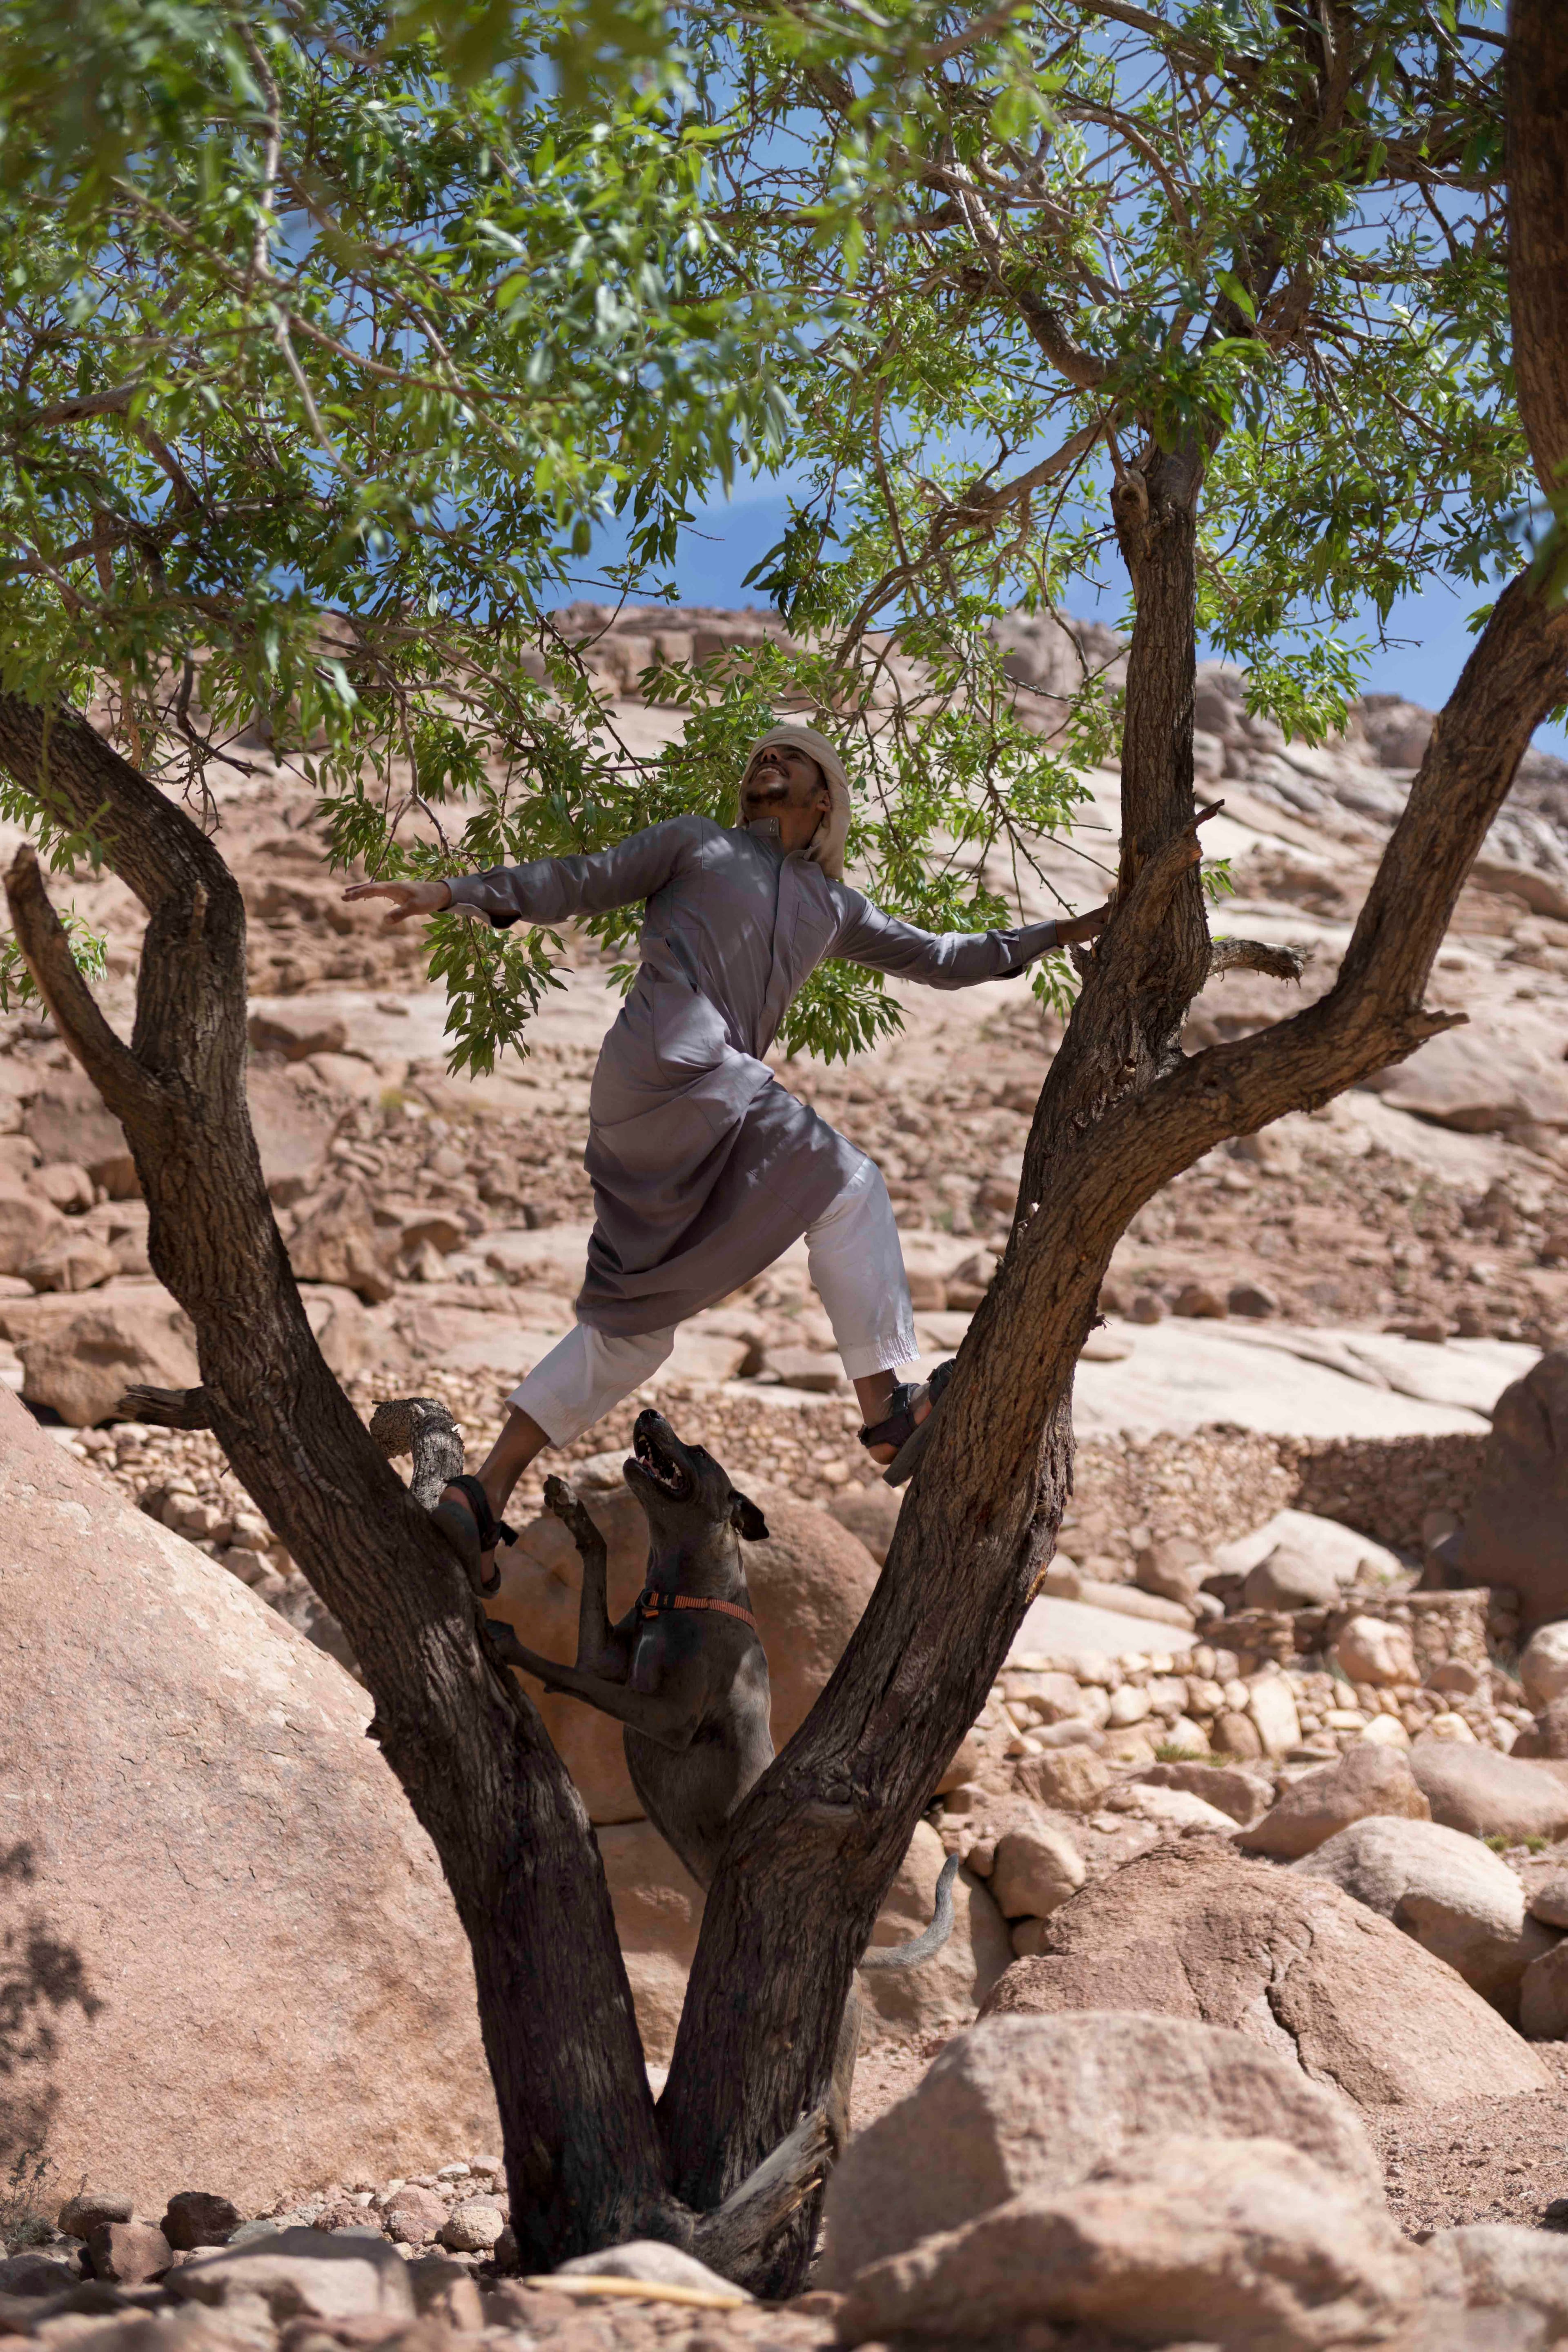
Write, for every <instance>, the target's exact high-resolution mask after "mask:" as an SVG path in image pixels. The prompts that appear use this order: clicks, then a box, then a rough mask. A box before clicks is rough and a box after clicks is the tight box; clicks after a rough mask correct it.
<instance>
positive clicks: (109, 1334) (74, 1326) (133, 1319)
mask: <svg viewBox="0 0 1568 2352" xmlns="http://www.w3.org/2000/svg"><path fill="white" fill-rule="evenodd" d="M18 1353H19V1354H20V1356H21V1359H22V1370H23V1381H22V1394H23V1396H24V1397H25V1398H26V1401H27V1402H28V1403H29V1404H41V1405H48V1406H49V1407H50V1408H51V1409H52V1410H53V1411H54V1412H58V1414H59V1417H60V1419H61V1420H62V1421H68V1422H70V1423H72V1424H73V1425H74V1426H75V1427H77V1428H79V1429H83V1428H88V1429H89V1428H94V1427H96V1426H97V1424H98V1423H100V1422H103V1421H108V1420H110V1418H111V1417H112V1416H113V1414H114V1412H116V1410H117V1409H118V1407H119V1404H120V1400H121V1397H122V1396H123V1395H124V1394H125V1391H126V1390H127V1389H128V1388H131V1387H132V1386H145V1387H149V1388H160V1389H186V1388H194V1387H195V1384H196V1382H197V1381H199V1380H200V1378H201V1373H200V1371H199V1370H198V1368H197V1364H196V1351H195V1334H194V1333H193V1331H192V1329H191V1326H190V1323H189V1321H188V1320H187V1318H186V1317H185V1316H184V1314H183V1313H182V1312H181V1310H180V1308H179V1307H177V1306H176V1305H175V1304H174V1300H173V1299H172V1298H171V1297H169V1295H168V1293H167V1291H165V1290H162V1289H158V1288H156V1287H154V1286H152V1285H149V1286H148V1287H147V1289H146V1291H145V1292H144V1293H142V1294H141V1295H138V1296H134V1297H131V1296H127V1297H115V1298H112V1299H110V1298H105V1299H104V1300H103V1301H102V1303H101V1304H100V1305H97V1306H93V1307H87V1308H84V1310H83V1311H82V1313H81V1314H79V1315H76V1316H72V1317H71V1318H70V1319H69V1320H68V1321H61V1322H57V1323H56V1324H55V1325H54V1326H53V1327H52V1328H47V1329H45V1330H42V1331H39V1332H38V1333H37V1334H36V1335H35V1336H34V1337H33V1338H30V1339H23V1340H22V1342H21V1344H20V1347H19V1349H18Z"/></svg>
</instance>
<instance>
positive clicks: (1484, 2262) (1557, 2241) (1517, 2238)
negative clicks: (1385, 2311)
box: [1431, 2221, 1568, 2338]
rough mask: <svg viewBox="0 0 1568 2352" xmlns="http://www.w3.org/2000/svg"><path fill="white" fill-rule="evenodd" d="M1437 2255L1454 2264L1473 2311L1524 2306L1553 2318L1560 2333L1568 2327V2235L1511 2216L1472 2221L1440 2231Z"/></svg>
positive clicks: (1436, 2239)
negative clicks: (1533, 2227) (1516, 2221)
mask: <svg viewBox="0 0 1568 2352" xmlns="http://www.w3.org/2000/svg"><path fill="white" fill-rule="evenodd" d="M1431 2250H1432V2252H1433V2253H1434V2254H1436V2255H1438V2256H1440V2257H1445V2258H1446V2259H1447V2261H1449V2262H1451V2263H1454V2264H1455V2265H1456V2267H1457V2269H1458V2275H1459V2278H1460V2280H1461V2282H1462V2284H1463V2292H1464V2297H1465V2301H1466V2303H1467V2304H1468V2305H1469V2307H1470V2309H1471V2310H1473V2311H1474V2310H1480V2311H1484V2310H1489V2309H1493V2308H1495V2307H1497V2306H1498V2305H1503V2306H1510V2305H1511V2306H1514V2307H1517V2306H1518V2305H1524V2306H1525V2307H1526V2308H1527V2309H1529V2310H1531V2311H1536V2312H1539V2313H1540V2314H1541V2315H1542V2318H1543V2319H1545V2320H1547V2321H1549V2322H1550V2323H1551V2327H1552V2336H1553V2337H1554V2338H1555V2337H1556V2336H1558V2335H1559V2334H1560V2333H1562V2332H1563V2331H1565V2330H1568V2238H1563V2237H1562V2236H1560V2235H1559V2234H1558V2233H1557V2232H1556V2231H1551V2230H1525V2229H1520V2228H1518V2227H1516V2226H1513V2225H1510V2223H1509V2222H1506V2221H1470V2222H1467V2223H1466V2224H1465V2225H1464V2226H1463V2227H1462V2228H1459V2229H1457V2230H1439V2231H1436V2233H1435V2235H1434V2237H1433V2238H1432V2240H1431Z"/></svg>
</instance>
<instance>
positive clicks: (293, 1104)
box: [245, 1062, 337, 1208]
mask: <svg viewBox="0 0 1568 2352" xmlns="http://www.w3.org/2000/svg"><path fill="white" fill-rule="evenodd" d="M245 1091H246V1097H247V1101H248V1103H249V1106H250V1124H251V1128H252V1129H253V1130H254V1132H255V1136H256V1146H257V1150H258V1151H259V1152H260V1154H261V1173H262V1175H263V1177H264V1178H265V1180H266V1183H267V1188H268V1192H270V1193H271V1195H272V1198H273V1199H274V1201H275V1202H277V1203H278V1205H279V1208H282V1207H286V1206H287V1205H288V1204H289V1202H293V1201H298V1200H299V1199H300V1196H301V1194H302V1193H304V1192H307V1191H308V1190H309V1189H310V1185H311V1183H312V1182H313V1181H315V1179H316V1177H317V1176H318V1174H319V1173H320V1171H321V1166H322V1163H323V1161H324V1160H325V1158H326V1153H327V1147H328V1145H329V1144H330V1143H331V1139H332V1135H333V1132H334V1129H335V1128H336V1125H337V1120H336V1117H335V1114H334V1113H333V1112H332V1110H331V1108H329V1107H328V1106H327V1104H326V1102H325V1101H324V1100H323V1099H322V1097H321V1093H320V1091H319V1090H318V1089H316V1088H315V1087H312V1086H311V1085H310V1080H309V1078H308V1077H307V1076H304V1075H303V1074H302V1073H301V1072H300V1071H299V1070H294V1069H279V1068H277V1067H273V1068H270V1069H268V1067H266V1066H264V1065H260V1064H258V1063H255V1062H253V1063H252V1064H251V1065H250V1067H249V1068H248V1069H247V1072H246V1078H245Z"/></svg>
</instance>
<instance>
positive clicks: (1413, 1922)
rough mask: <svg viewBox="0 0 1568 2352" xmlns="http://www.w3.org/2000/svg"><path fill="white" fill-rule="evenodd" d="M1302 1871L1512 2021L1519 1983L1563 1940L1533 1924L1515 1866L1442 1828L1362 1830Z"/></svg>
mask: <svg viewBox="0 0 1568 2352" xmlns="http://www.w3.org/2000/svg"><path fill="white" fill-rule="evenodd" d="M1294 1867H1295V1868H1296V1870H1297V1871H1299V1872H1300V1874H1301V1875H1302V1876H1303V1877H1308V1878H1326V1879H1329V1880H1330V1881H1331V1883H1332V1884H1333V1885H1335V1886H1338V1887H1340V1888H1342V1890H1343V1892H1344V1893H1345V1894H1346V1895H1353V1896H1354V1897H1355V1900H1356V1901H1357V1902H1358V1903H1364V1904H1365V1905H1366V1906H1367V1908H1368V1910H1369V1911H1376V1912H1377V1913H1379V1914H1380V1916H1382V1917H1383V1918H1384V1919H1392V1920H1393V1922H1394V1926H1395V1927H1403V1928H1404V1930H1405V1934H1406V1935H1407V1936H1414V1937H1415V1941H1416V1942H1417V1943H1418V1944H1420V1945H1422V1946H1423V1947H1424V1948H1425V1949H1426V1950H1427V1951H1428V1952H1431V1953H1433V1954H1435V1955H1436V1958H1438V1959H1440V1960H1447V1963H1448V1966H1449V1967H1450V1968H1451V1969H1457V1970H1458V1973H1459V1975H1460V1976H1462V1977H1463V1978H1464V1979H1465V1982H1466V1983H1467V1984H1468V1985H1470V1986H1473V1988H1474V1989H1475V1990H1476V1991H1477V1992H1479V1994H1480V1995H1481V1996H1482V1998H1483V2000H1489V2001H1490V2002H1491V2003H1492V2006H1493V2007H1494V2008H1495V2009H1500V2010H1501V2011H1502V2012H1503V2014H1504V2016H1506V2017H1508V2018H1510V2020H1511V2019H1514V2018H1515V2017H1516V2016H1517V2013H1518V2008H1519V1986H1520V1979H1521V1977H1522V1976H1523V1974H1524V1971H1525V1969H1527V1968H1528V1967H1529V1965H1530V1963H1531V1960H1533V1959H1537V1958H1540V1956H1541V1955H1542V1953H1543V1952H1546V1951H1549V1950H1551V1949H1552V1947H1553V1945H1554V1944H1555V1942H1556V1940H1557V1939H1556V1937H1554V1936H1553V1935H1552V1931H1551V1929H1550V1928H1547V1927H1539V1926H1538V1925H1537V1924H1536V1922H1535V1921H1534V1920H1533V1919H1526V1917H1525V1916H1524V1887H1523V1885H1522V1883H1521V1880H1520V1878H1519V1876H1518V1875H1517V1874H1516V1873H1515V1872H1513V1871H1511V1870H1510V1868H1509V1866H1508V1864H1507V1863H1506V1862H1503V1861H1501V1860H1500V1858H1499V1856H1498V1855H1497V1854H1495V1853H1492V1852H1491V1851H1490V1849H1489V1847H1487V1846H1484V1845H1482V1843H1480V1840H1479V1838H1473V1837H1466V1836H1464V1835H1463V1833H1462V1832H1460V1831H1458V1830H1449V1829H1444V1828H1443V1827H1442V1825H1441V1824H1440V1823H1439V1822H1430V1821H1418V1820H1415V1821H1390V1820H1381V1821H1378V1820H1369V1821H1360V1822H1354V1823H1353V1824H1352V1826H1351V1827H1350V1828H1349V1829H1343V1830H1341V1831H1340V1832H1339V1833H1338V1835H1337V1836H1335V1837H1331V1838H1330V1839H1329V1840H1328V1842H1327V1843H1326V1844H1323V1845H1321V1846H1319V1848H1318V1850H1317V1852H1316V1853H1310V1854H1309V1855H1308V1856H1307V1858H1306V1860H1305V1861H1303V1862H1298V1863H1297V1864H1295V1865H1294Z"/></svg>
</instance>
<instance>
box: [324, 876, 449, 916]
mask: <svg viewBox="0 0 1568 2352" xmlns="http://www.w3.org/2000/svg"><path fill="white" fill-rule="evenodd" d="M343 897H344V898H390V899H392V900H393V901H394V904H393V905H392V906H391V907H389V908H388V909H387V911H386V913H385V914H384V916H383V917H382V920H383V922H385V923H405V922H406V921H407V920H408V918H409V916H410V915H439V914H440V913H442V911H443V910H444V909H445V908H447V907H449V906H450V905H451V903H452V893H451V891H450V889H449V888H448V887H447V884H446V883H445V882H355V883H353V884H352V885H351V886H350V887H349V888H348V889H346V890H345V891H344V892H343Z"/></svg>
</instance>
